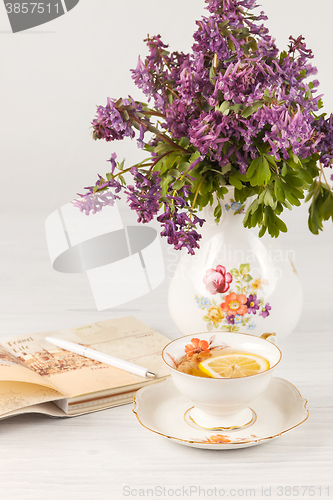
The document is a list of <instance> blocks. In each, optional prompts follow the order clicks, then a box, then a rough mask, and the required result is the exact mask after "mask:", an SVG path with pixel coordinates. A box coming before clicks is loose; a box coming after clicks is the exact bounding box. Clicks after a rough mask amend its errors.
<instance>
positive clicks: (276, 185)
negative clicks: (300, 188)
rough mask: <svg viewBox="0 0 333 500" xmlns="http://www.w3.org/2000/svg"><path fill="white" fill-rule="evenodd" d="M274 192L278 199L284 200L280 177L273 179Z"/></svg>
mask: <svg viewBox="0 0 333 500" xmlns="http://www.w3.org/2000/svg"><path fill="white" fill-rule="evenodd" d="M274 194H275V196H276V198H277V199H278V200H279V201H281V202H284V200H285V195H284V189H283V184H282V182H281V181H280V179H275V182H274Z"/></svg>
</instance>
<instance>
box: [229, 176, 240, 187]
mask: <svg viewBox="0 0 333 500" xmlns="http://www.w3.org/2000/svg"><path fill="white" fill-rule="evenodd" d="M229 183H230V184H231V185H232V186H235V187H236V188H237V189H242V187H243V184H242V183H241V181H240V180H239V179H237V177H235V176H234V175H229Z"/></svg>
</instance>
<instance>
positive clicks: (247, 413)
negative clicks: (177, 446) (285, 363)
mask: <svg viewBox="0 0 333 500" xmlns="http://www.w3.org/2000/svg"><path fill="white" fill-rule="evenodd" d="M274 335H275V334H274V333H272V334H269V333H266V334H263V335H262V336H261V337H256V336H254V335H250V334H246V333H238V332H237V333H234V332H232V333H230V332H214V334H212V333H197V334H194V335H187V336H185V337H181V338H179V339H177V340H173V341H172V342H170V343H169V344H167V345H166V346H165V347H164V349H163V351H162V358H163V361H164V362H165V363H166V364H167V365H168V367H169V368H170V371H171V378H172V380H173V382H174V384H175V386H176V388H177V389H178V391H179V392H180V393H181V394H182V395H183V396H185V397H186V398H187V399H188V400H189V401H190V402H191V403H192V404H193V405H194V406H193V407H192V408H190V409H189V411H188V412H187V416H186V417H187V418H188V419H190V420H191V422H193V423H194V424H196V425H198V426H200V427H203V428H205V429H219V430H220V429H221V430H226V429H229V430H231V429H234V428H240V427H242V428H243V427H244V426H248V425H251V424H252V423H253V422H254V421H255V419H256V415H255V414H254V412H253V410H251V408H249V405H250V404H251V401H253V400H254V399H255V398H257V397H258V396H260V394H262V393H263V392H264V391H265V389H266V388H267V387H268V385H269V382H270V380H271V377H272V374H273V370H274V368H275V367H276V366H277V364H278V363H279V362H280V360H281V357H282V354H281V351H280V349H279V348H278V347H277V346H276V345H275V338H274ZM193 337H194V338H197V339H199V340H200V341H201V340H205V341H207V342H208V343H210V348H211V347H216V346H221V345H226V346H228V347H230V348H232V349H234V350H236V351H237V350H238V351H242V352H248V353H253V354H256V355H258V356H261V357H262V358H265V359H266V360H267V361H268V362H269V368H268V369H266V370H265V371H262V372H261V373H257V374H254V375H250V376H243V377H238V378H203V377H198V376H194V375H189V374H187V373H184V372H181V371H179V370H177V369H176V365H175V361H176V362H177V360H180V359H181V358H182V357H183V356H184V355H185V352H186V351H185V346H188V345H189V344H191V340H192V338H193ZM268 339H269V340H268ZM273 342H274V343H273ZM187 349H188V347H187Z"/></svg>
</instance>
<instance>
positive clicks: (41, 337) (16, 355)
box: [0, 316, 170, 419]
mask: <svg viewBox="0 0 333 500" xmlns="http://www.w3.org/2000/svg"><path fill="white" fill-rule="evenodd" d="M47 336H54V337H58V338H61V339H65V340H69V341H71V342H76V343H78V344H83V345H85V346H89V347H91V348H92V349H96V350H97V351H100V352H103V353H106V354H110V355H112V356H115V357H117V358H122V359H125V360H127V361H131V362H132V363H135V364H137V365H141V366H144V367H146V368H148V369H149V371H152V372H153V373H156V378H155V379H146V378H143V377H139V376H137V375H132V374H131V373H128V372H126V371H123V370H120V369H119V368H114V367H112V366H109V365H106V364H104V363H100V362H99V361H95V360H92V359H88V358H85V357H83V356H80V355H79V354H75V353H72V352H69V351H65V350H63V349H60V348H59V347H55V346H54V345H52V344H50V343H48V342H47V341H46V340H45V337H47ZM168 342H170V340H169V339H168V338H166V337H164V336H163V335H161V334H160V333H158V332H156V331H155V330H153V329H152V328H150V327H149V326H147V325H145V324H144V323H142V322H141V321H139V320H138V319H136V318H134V317H132V316H130V317H125V318H117V319H112V320H107V321H100V322H98V323H92V324H89V325H85V326H81V327H78V328H70V329H68V330H61V331H57V332H46V333H38V334H31V335H24V336H19V337H15V338H11V339H8V340H5V341H1V342H0V419H2V418H6V417H11V416H13V415H18V414H22V413H45V414H46V415H50V416H54V417H66V416H70V415H72V416H73V415H80V414H83V413H88V412H91V411H97V410H102V409H104V408H110V407H112V406H118V405H122V404H125V403H129V402H131V401H132V400H133V395H134V394H135V392H136V391H137V390H138V389H140V387H143V386H144V385H147V384H152V383H156V382H159V381H160V380H161V379H164V378H165V377H166V376H168V374H169V372H168V368H167V367H166V366H165V365H164V363H163V361H162V358H161V351H162V349H163V347H164V346H165V345H166V344H167V343H168Z"/></svg>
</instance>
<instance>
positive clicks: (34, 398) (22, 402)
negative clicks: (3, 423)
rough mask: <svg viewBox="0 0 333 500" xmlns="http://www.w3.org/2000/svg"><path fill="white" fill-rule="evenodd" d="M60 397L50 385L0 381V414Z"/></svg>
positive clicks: (61, 396)
mask: <svg viewBox="0 0 333 500" xmlns="http://www.w3.org/2000/svg"><path fill="white" fill-rule="evenodd" d="M61 398H63V395H62V394H60V393H59V392H58V391H55V390H54V389H51V388H50V387H44V386H42V385H36V384H29V383H26V382H5V381H0V415H1V414H3V413H8V412H12V411H13V410H18V409H20V408H24V407H25V406H30V405H33V404H37V403H44V402H49V401H55V400H57V399H61Z"/></svg>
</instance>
